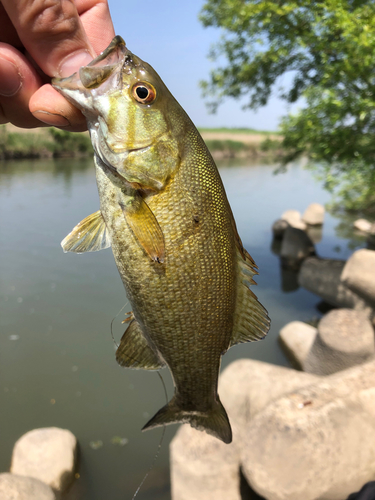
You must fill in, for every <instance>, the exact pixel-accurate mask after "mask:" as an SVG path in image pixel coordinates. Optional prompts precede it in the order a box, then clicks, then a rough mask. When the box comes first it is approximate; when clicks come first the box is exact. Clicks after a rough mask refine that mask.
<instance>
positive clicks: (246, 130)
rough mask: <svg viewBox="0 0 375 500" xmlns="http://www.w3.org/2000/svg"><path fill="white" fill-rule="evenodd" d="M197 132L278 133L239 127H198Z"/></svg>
mask: <svg viewBox="0 0 375 500" xmlns="http://www.w3.org/2000/svg"><path fill="white" fill-rule="evenodd" d="M198 130H199V132H201V133H202V132H229V133H231V134H262V135H264V134H278V132H271V131H270V130H257V129H255V128H240V127H233V128H230V127H218V128H206V127H198Z"/></svg>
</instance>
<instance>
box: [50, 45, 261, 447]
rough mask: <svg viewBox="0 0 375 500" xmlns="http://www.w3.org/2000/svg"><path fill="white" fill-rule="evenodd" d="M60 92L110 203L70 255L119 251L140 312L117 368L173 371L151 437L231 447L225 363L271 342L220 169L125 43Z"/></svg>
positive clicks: (77, 231) (67, 243) (77, 234)
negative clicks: (84, 128)
mask: <svg viewBox="0 0 375 500" xmlns="http://www.w3.org/2000/svg"><path fill="white" fill-rule="evenodd" d="M53 84H54V86H55V88H57V89H58V90H59V91H60V92H61V93H62V94H63V95H65V96H66V97H67V98H68V99H69V100H70V101H71V102H73V103H74V104H76V105H77V106H78V107H79V108H80V109H81V110H82V111H83V113H84V114H85V116H86V118H87V121H88V127H89V130H90V134H91V139H92V142H93V146H94V151H95V164H96V175H97V185H98V191H99V197H100V210H99V211H98V212H97V213H95V214H93V215H91V216H89V217H88V218H87V219H85V220H84V221H82V222H81V223H80V224H79V225H78V226H76V228H74V229H73V231H72V232H71V233H70V234H69V235H68V236H67V238H65V239H64V240H63V242H62V245H63V248H64V250H65V251H76V252H82V251H94V250H100V249H101V248H105V247H107V246H109V245H110V244H111V246H112V251H113V254H114V257H115V261H116V265H117V268H118V271H119V274H120V276H121V278H122V281H123V283H124V286H125V289H126V292H127V296H128V298H129V301H130V303H131V304H132V308H133V310H132V314H131V315H130V316H129V318H128V319H129V326H128V328H127V330H126V332H125V334H124V336H123V338H122V339H121V343H120V346H119V348H118V350H117V354H116V359H117V361H118V362H119V363H120V364H121V365H123V366H127V367H130V368H144V369H160V368H162V367H163V366H165V365H167V366H168V367H169V369H170V371H171V374H172V377H173V381H174V386H175V394H174V396H173V398H172V399H171V401H170V402H169V403H168V404H167V405H166V406H165V407H163V408H162V409H161V410H159V412H157V414H156V415H155V416H154V417H153V418H152V419H151V420H150V422H148V424H146V426H145V428H152V427H155V426H158V425H165V424H169V423H176V422H188V423H190V424H191V425H192V426H193V427H196V428H197V429H200V430H205V431H206V432H208V433H210V434H213V435H214V436H216V437H217V438H219V439H221V440H223V441H224V442H227V443H228V442H230V441H231V439H232V433H231V428H230V423H229V420H228V417H227V414H226V412H225V409H224V407H223V406H222V404H221V402H220V399H219V396H218V393H217V385H218V373H219V369H220V362H221V356H222V354H224V353H225V352H226V351H227V350H228V349H229V347H231V346H232V345H235V344H237V343H240V342H246V341H250V340H258V339H260V338H262V337H264V335H265V334H266V333H267V331H268V328H269V318H268V316H267V312H266V310H265V309H264V308H263V306H261V304H260V303H259V302H258V300H257V299H256V297H255V295H254V294H253V293H252V292H251V291H250V290H249V285H250V284H253V283H254V282H253V280H252V276H253V275H254V274H256V270H255V267H254V266H255V264H254V262H253V260H252V259H251V257H250V256H249V254H247V252H246V251H245V250H244V249H243V247H242V243H241V240H240V239H239V236H238V233H237V229H236V226H235V222H234V219H233V215H232V212H231V209H230V206H229V203H228V200H227V197H226V194H225V190H224V187H223V184H222V181H221V178H220V176H219V174H218V171H217V168H216V165H215V163H214V162H213V160H212V157H211V155H210V153H209V152H208V150H207V147H206V145H205V143H204V141H203V140H202V138H201V136H200V135H199V133H198V131H197V130H196V129H195V127H194V125H193V124H192V122H191V121H190V119H189V118H188V116H187V115H186V113H185V112H184V111H183V110H182V108H181V107H180V106H179V104H178V103H177V101H175V99H174V98H173V97H172V95H171V94H170V93H169V91H168V90H167V89H166V87H165V86H164V84H163V83H162V81H161V80H160V77H159V76H158V75H157V74H156V73H155V72H154V70H153V69H152V68H151V67H150V66H149V65H147V63H144V62H143V61H141V60H140V59H139V58H137V56H134V55H133V54H131V53H130V52H129V51H128V50H127V49H126V47H125V44H124V42H123V40H122V39H121V38H120V37H116V38H115V39H114V40H113V42H112V44H111V45H110V46H109V47H108V49H106V51H104V52H103V54H102V55H100V56H98V58H97V59H95V60H94V61H93V62H92V63H90V65H88V66H86V67H84V68H82V69H81V70H80V72H79V73H77V74H74V75H72V77H69V78H67V79H55V80H54V82H53ZM150 96H151V97H150ZM90 227H91V230H90ZM82 228H84V230H83V229H82Z"/></svg>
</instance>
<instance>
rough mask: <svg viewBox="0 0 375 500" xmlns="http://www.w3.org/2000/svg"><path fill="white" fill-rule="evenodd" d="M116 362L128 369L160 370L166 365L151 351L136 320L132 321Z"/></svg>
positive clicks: (118, 350)
mask: <svg viewBox="0 0 375 500" xmlns="http://www.w3.org/2000/svg"><path fill="white" fill-rule="evenodd" d="M116 361H117V363H118V364H119V365H121V366H124V367H126V368H139V369H143V370H159V369H160V368H164V366H165V364H164V363H163V361H162V360H161V359H160V358H159V357H158V355H157V354H156V353H155V352H154V351H153V350H152V349H151V347H150V346H149V344H148V342H147V340H146V339H145V337H144V335H143V333H142V330H141V327H140V326H139V323H138V322H137V320H136V319H132V320H131V322H130V324H129V326H128V328H127V329H126V331H125V333H124V335H123V336H122V339H121V342H120V345H119V347H118V349H117V351H116Z"/></svg>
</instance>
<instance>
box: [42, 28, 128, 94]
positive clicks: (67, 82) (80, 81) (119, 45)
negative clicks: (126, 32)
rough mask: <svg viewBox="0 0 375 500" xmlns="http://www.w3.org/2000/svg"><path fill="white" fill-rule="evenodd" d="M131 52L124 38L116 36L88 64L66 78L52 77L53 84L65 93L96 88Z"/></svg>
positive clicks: (122, 63)
mask: <svg viewBox="0 0 375 500" xmlns="http://www.w3.org/2000/svg"><path fill="white" fill-rule="evenodd" d="M130 54H131V52H130V51H129V50H128V49H127V48H126V44H125V41H124V40H123V38H122V37H121V36H115V38H114V39H113V40H112V42H111V43H110V44H109V45H108V47H107V48H106V49H105V50H104V51H103V52H102V53H101V54H99V55H98V56H97V57H96V58H95V59H93V60H92V61H91V62H90V63H89V64H88V65H87V66H82V68H80V69H79V70H78V71H76V72H75V73H73V74H72V75H71V76H68V77H66V78H58V77H55V78H52V80H51V84H52V86H53V87H54V88H56V89H57V90H59V91H61V93H63V94H64V92H65V91H77V90H83V91H84V90H85V89H87V90H89V89H93V88H96V87H98V86H99V85H101V84H102V83H103V82H104V81H105V80H107V79H108V78H109V77H110V76H111V75H112V73H113V72H114V71H115V70H116V69H118V68H119V63H121V64H120V65H121V67H122V66H123V65H124V63H125V61H126V58H127V57H129V55H130ZM66 97H67V96H66Z"/></svg>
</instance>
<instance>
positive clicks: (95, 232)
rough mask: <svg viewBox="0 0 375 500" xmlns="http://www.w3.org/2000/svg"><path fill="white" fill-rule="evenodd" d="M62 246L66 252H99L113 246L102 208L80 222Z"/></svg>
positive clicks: (63, 241)
mask: <svg viewBox="0 0 375 500" xmlns="http://www.w3.org/2000/svg"><path fill="white" fill-rule="evenodd" d="M61 246H62V248H63V250H64V252H75V253H83V252H97V251H99V250H103V249H104V248H108V247H110V246H111V240H110V239H109V234H108V231H107V227H106V225H105V222H104V219H103V216H102V213H101V211H100V210H98V211H97V212H95V213H93V214H91V215H89V216H88V217H86V218H85V219H83V220H82V221H81V222H79V223H78V224H77V225H76V226H75V227H74V228H73V229H72V231H71V232H70V233H69V234H68V236H66V237H65V238H64V239H63V240H62V242H61Z"/></svg>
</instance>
